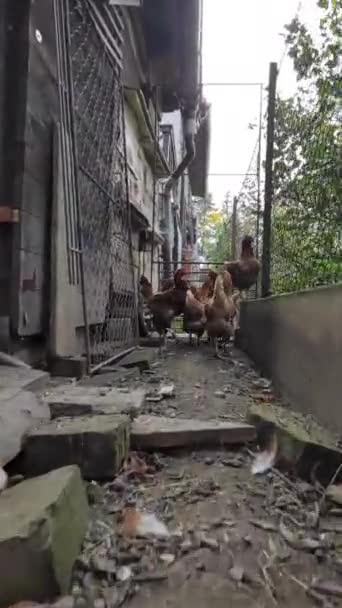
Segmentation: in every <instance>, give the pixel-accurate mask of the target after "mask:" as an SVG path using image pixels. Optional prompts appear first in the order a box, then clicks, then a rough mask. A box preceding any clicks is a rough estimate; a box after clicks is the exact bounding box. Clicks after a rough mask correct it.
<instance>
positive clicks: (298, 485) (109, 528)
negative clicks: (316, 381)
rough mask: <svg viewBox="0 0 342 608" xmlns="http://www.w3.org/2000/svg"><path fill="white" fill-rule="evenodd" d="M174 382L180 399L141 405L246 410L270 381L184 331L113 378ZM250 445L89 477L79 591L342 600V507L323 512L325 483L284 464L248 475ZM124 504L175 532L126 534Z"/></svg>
mask: <svg viewBox="0 0 342 608" xmlns="http://www.w3.org/2000/svg"><path fill="white" fill-rule="evenodd" d="M113 382H114V381H113ZM170 382H172V383H174V385H175V398H174V399H167V400H163V401H161V402H159V403H154V402H149V401H147V402H146V404H145V406H144V408H145V409H144V413H148V412H149V413H154V414H159V415H164V416H165V415H170V416H177V418H180V417H187V418H202V419H206V418H219V419H227V420H240V419H244V418H245V415H246V409H247V407H248V404H249V403H251V402H253V400H254V399H257V398H261V399H262V398H265V399H268V398H269V397H268V396H269V395H270V391H271V389H270V388H269V387H268V386H267V382H265V383H264V384H263V386H261V384H262V382H261V383H260V378H259V376H258V374H257V373H256V372H255V370H254V369H253V368H252V366H251V365H250V363H249V362H248V360H247V359H246V358H245V357H244V356H243V355H242V354H240V353H238V352H237V351H232V353H231V357H230V359H229V360H228V361H225V362H222V361H218V360H217V359H215V358H214V357H213V352H212V350H211V349H210V348H209V346H207V345H205V344H202V345H201V346H200V348H197V347H190V346H189V345H188V344H187V343H184V342H183V343H181V344H178V345H172V344H171V345H170V346H169V352H168V355H167V357H166V358H165V359H164V360H158V361H157V362H156V363H155V364H154V365H153V367H152V370H150V371H149V373H146V374H143V376H142V378H138V377H137V376H134V374H133V376H132V375H130V376H129V377H127V376H123V377H122V378H120V377H117V376H116V379H115V382H114V383H115V384H119V385H121V386H128V385H137V384H141V383H144V384H145V386H146V388H147V390H148V393H149V394H152V395H153V393H154V391H155V390H156V388H157V387H159V386H160V384H161V383H170ZM263 391H264V392H263ZM260 395H263V396H264V397H263V396H261V397H260ZM255 449H256V446H248V447H247V446H242V447H240V448H239V449H237V450H235V451H226V450H222V449H218V450H215V451H210V452H209V451H198V452H192V453H182V454H180V453H177V454H152V455H139V456H141V460H134V459H133V462H131V465H130V466H128V469H127V470H126V471H124V472H123V473H122V475H120V476H119V477H118V478H117V479H116V480H114V482H112V483H110V484H106V485H105V486H99V485H97V484H94V483H92V484H90V485H89V487H88V491H89V496H90V499H91V502H92V503H93V507H92V525H91V528H90V531H89V533H88V536H87V541H86V543H85V548H84V552H83V555H82V557H81V558H80V560H79V562H78V564H77V568H76V571H75V578H74V589H73V593H74V594H77V593H78V594H81V593H82V592H83V593H85V594H86V596H87V597H88V598H89V597H90V598H93V599H95V598H96V606H97V607H98V608H101V607H104V606H108V607H111V608H114V607H115V606H119V605H124V606H126V607H127V608H171V607H177V608H202V607H203V608H208V607H209V606H210V607H211V608H221V607H222V608H223V607H224V608H227V607H229V606H233V607H236V608H245V607H246V608H247V607H250V606H254V607H255V608H268V607H271V606H279V607H285V606H286V607H289V606H291V607H293V608H296V607H297V606H298V608H299V607H303V608H306V607H309V606H315V605H320V606H326V607H328V606H340V605H342V599H341V597H342V594H341V595H340V598H339V597H338V596H339V592H340V591H341V589H342V587H339V584H340V583H341V582H342V577H341V574H340V572H342V552H341V553H340V551H342V527H341V530H339V528H338V524H339V521H342V520H341V515H342V510H339V509H334V510H333V511H331V512H330V513H329V512H327V511H325V512H324V517H323V516H322V517H320V519H319V520H318V518H317V505H318V501H319V499H320V490H319V489H317V488H316V487H314V486H313V485H311V484H309V483H307V482H304V481H302V480H292V481H291V482H290V481H288V480H287V478H284V477H282V476H281V474H279V473H278V472H277V471H271V472H268V473H266V474H265V475H263V476H253V475H252V474H251V472H250V468H251V463H252V460H253V453H251V450H252V451H254V450H255ZM127 507H128V509H129V508H131V509H132V510H133V511H132V512H133V514H134V515H135V517H137V516H138V515H139V513H141V512H143V511H148V512H152V513H154V514H155V515H156V517H157V518H158V520H160V521H161V522H163V523H164V524H165V525H166V526H167V529H168V532H169V534H168V535H167V536H165V537H161V538H155V537H153V538H152V537H149V536H148V535H147V536H146V538H136V537H135V536H134V535H132V536H131V535H130V534H131V532H130V531H129V530H130V526H129V525H128V524H129V523H130V524H132V521H130V520H129V517H128V513H129V511H126V509H127ZM131 514H132V513H131ZM322 515H323V514H322ZM336 522H337V523H336ZM131 527H132V525H131ZM327 530H328V531H327ZM115 581H116V582H115ZM118 581H119V582H118ZM315 585H316V586H317V585H318V586H321V589H320V591H319V592H317V591H316V590H315V589H314V587H315ZM322 585H323V586H324V589H323V587H322ZM334 585H335V587H336V585H337V586H338V587H337V591H336V588H334ZM332 588H334V589H335V590H334V593H333V594H332V593H331V590H332ZM322 589H323V591H322ZM82 590H83V591H82ZM101 602H102V603H101Z"/></svg>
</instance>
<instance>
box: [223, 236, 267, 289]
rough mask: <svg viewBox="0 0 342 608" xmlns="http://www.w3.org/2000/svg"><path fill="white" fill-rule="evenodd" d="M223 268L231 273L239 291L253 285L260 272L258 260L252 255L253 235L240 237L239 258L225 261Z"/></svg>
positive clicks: (234, 284)
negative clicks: (233, 260)
mask: <svg viewBox="0 0 342 608" xmlns="http://www.w3.org/2000/svg"><path fill="white" fill-rule="evenodd" d="M224 268H225V270H227V271H228V272H229V274H230V275H231V277H232V281H233V286H234V287H235V288H236V289H238V290H239V291H240V293H242V292H244V291H247V290H248V289H250V288H251V287H252V286H253V285H255V283H256V282H257V280H258V276H259V272H260V262H259V260H257V258H256V257H255V255H254V249H253V237H251V236H245V237H244V238H243V239H242V242H241V255H240V259H239V260H236V261H235V262H226V263H225V265H224Z"/></svg>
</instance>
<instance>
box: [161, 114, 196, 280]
mask: <svg viewBox="0 0 342 608" xmlns="http://www.w3.org/2000/svg"><path fill="white" fill-rule="evenodd" d="M195 132H196V108H195V109H194V108H192V109H188V111H186V110H185V111H184V145H185V156H184V158H183V160H182V161H181V162H180V163H179V165H178V167H177V168H176V169H175V171H174V172H173V173H172V175H171V177H169V179H168V180H167V182H166V184H165V188H164V205H165V216H166V226H165V234H164V244H163V258H164V272H163V275H164V279H168V278H169V277H170V276H171V269H172V261H171V246H170V238H169V235H170V231H171V192H172V188H173V187H174V185H175V184H176V183H177V181H178V179H179V178H180V177H181V175H182V174H183V173H184V171H185V169H186V168H187V167H188V166H189V165H190V163H191V162H192V161H193V160H194V158H195V154H196V149H195Z"/></svg>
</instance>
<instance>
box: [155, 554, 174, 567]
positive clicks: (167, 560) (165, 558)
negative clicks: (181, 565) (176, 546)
mask: <svg viewBox="0 0 342 608" xmlns="http://www.w3.org/2000/svg"><path fill="white" fill-rule="evenodd" d="M159 559H160V560H161V561H162V562H163V563H164V564H166V565H167V566H171V564H173V563H174V561H175V559H176V556H175V555H173V554H172V553H162V554H161V555H160V556H159Z"/></svg>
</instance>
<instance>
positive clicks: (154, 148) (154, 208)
mask: <svg viewBox="0 0 342 608" xmlns="http://www.w3.org/2000/svg"><path fill="white" fill-rule="evenodd" d="M153 136H154V147H153V199H152V235H151V285H152V286H153V263H154V237H155V224H156V202H157V175H156V174H157V153H158V87H155V89H154V135H153Z"/></svg>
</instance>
